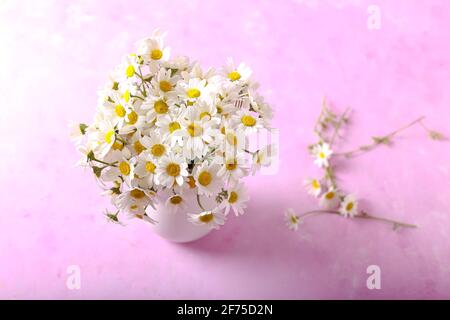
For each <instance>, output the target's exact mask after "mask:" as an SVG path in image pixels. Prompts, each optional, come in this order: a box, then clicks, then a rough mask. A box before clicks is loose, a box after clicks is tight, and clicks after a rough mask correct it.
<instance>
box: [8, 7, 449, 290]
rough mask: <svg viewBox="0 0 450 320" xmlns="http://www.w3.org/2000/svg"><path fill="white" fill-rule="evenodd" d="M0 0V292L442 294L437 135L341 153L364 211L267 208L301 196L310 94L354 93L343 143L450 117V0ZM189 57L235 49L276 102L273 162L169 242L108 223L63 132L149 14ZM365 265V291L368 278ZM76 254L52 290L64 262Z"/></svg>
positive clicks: (443, 180) (309, 171) (444, 264)
mask: <svg viewBox="0 0 450 320" xmlns="http://www.w3.org/2000/svg"><path fill="white" fill-rule="evenodd" d="M369 4H371V3H370V2H368V1H357V0H354V1H351V0H348V1H344V0H341V1H320V2H319V1H314V0H304V1H300V0H298V1H283V2H281V1H279V2H276V3H275V2H274V1H263V2H256V1H222V2H218V1H186V2H182V1H170V2H166V1H132V2H131V1H122V2H120V1H96V2H94V1H8V0H3V1H0V96H1V100H2V106H1V115H0V145H1V149H0V150H1V158H0V179H1V180H0V181H1V184H0V195H1V196H0V197H1V201H0V226H1V229H0V298H63V299H66V298H68V299H78V298H364V299H370V298H430V299H431V298H450V280H449V279H450V250H449V249H450V248H449V246H450V239H449V232H450V212H449V209H450V144H449V143H448V142H443V143H439V142H433V141H431V140H430V139H427V137H426V135H424V134H423V132H422V131H421V130H420V128H413V129H411V130H410V131H407V132H405V133H404V134H402V135H401V138H400V139H399V140H397V142H396V143H395V148H393V149H392V150H388V148H387V147H382V148H380V149H377V150H376V151H374V152H372V153H370V154H367V155H365V156H362V157H360V158H357V159H354V160H352V161H351V162H347V163H346V164H345V167H342V168H341V171H340V172H341V173H342V174H341V178H342V182H341V184H343V185H344V186H345V188H346V189H348V190H354V191H355V192H357V194H358V196H359V197H361V198H362V199H364V205H365V206H366V208H367V209H369V211H370V212H371V213H373V214H378V215H381V216H386V217H392V218H397V219H400V220H406V221H409V222H414V223H417V224H418V225H420V228H419V229H417V230H400V231H399V232H393V231H392V230H391V229H390V228H389V227H388V226H387V225H384V224H379V223H376V222H366V221H351V220H345V219H343V218H339V217H329V216H321V217H315V218H311V219H309V220H307V222H306V224H305V225H303V226H301V228H300V230H299V232H297V233H294V232H290V231H288V230H287V229H286V227H285V226H284V222H283V212H284V210H285V209H286V208H288V207H293V208H294V209H296V210H298V211H306V210H309V209H314V208H316V202H315V200H314V199H312V198H310V197H309V196H308V195H307V194H306V192H305V191H304V189H303V186H302V182H303V179H304V178H305V177H307V176H309V175H314V174H315V173H318V171H317V169H316V168H315V167H314V165H313V164H312V161H311V159H310V156H309V155H308V154H307V153H306V151H305V148H306V146H307V145H308V144H309V143H310V142H313V141H314V140H313V135H312V126H313V123H314V121H315V118H316V117H317V116H318V113H319V108H320V102H321V98H322V96H323V95H326V96H327V97H329V99H330V100H331V101H332V102H333V103H334V104H335V105H336V107H337V108H338V109H339V110H343V109H344V108H345V107H346V106H351V107H353V109H354V111H355V112H354V114H353V120H354V121H353V123H352V125H351V126H350V127H349V130H348V131H347V136H348V137H349V139H348V141H347V143H346V144H345V145H343V147H344V146H347V147H351V146H356V145H359V144H361V143H364V142H366V141H367V140H368V139H370V136H371V135H374V134H383V133H386V132H389V131H390V130H392V129H395V128H397V127H400V126H401V125H402V124H404V123H407V122H408V121H410V120H413V119H414V118H416V117H419V116H420V115H426V116H427V123H428V125H429V126H431V127H433V128H438V129H441V130H442V131H444V132H446V133H447V135H448V134H449V133H450V131H449V130H450V129H448V124H449V123H450V90H449V87H450V62H449V60H450V58H449V57H450V41H449V39H450V31H449V30H450V4H449V2H448V1H445V0H441V1H437V0H434V1H406V0H403V1H377V3H376V4H377V5H378V6H379V8H380V10H381V28H380V29H379V30H369V29H368V28H367V26H366V21H367V18H368V14H367V12H366V10H367V7H368V6H369ZM158 26H159V27H161V28H162V29H164V30H168V31H169V37H168V42H169V44H170V46H171V47H172V48H173V51H174V52H175V53H178V54H186V55H189V56H191V57H193V58H195V57H197V58H198V60H199V61H201V63H202V64H203V65H205V66H208V65H215V66H219V65H221V64H222V63H223V62H224V61H225V59H226V57H228V56H232V57H234V58H235V59H236V60H243V61H245V62H247V63H248V64H249V65H250V66H251V67H252V68H253V69H254V73H255V77H256V79H258V80H259V82H260V83H261V86H262V90H261V93H262V94H263V95H265V96H266V98H267V100H268V101H269V102H270V103H271V104H272V105H273V107H274V108H275V110H276V117H275V119H274V123H273V124H274V126H275V127H279V128H280V148H281V152H280V164H281V166H280V169H279V172H278V173H277V174H276V175H271V176H259V177H256V178H254V179H252V180H248V182H249V184H248V186H249V189H250V195H251V197H252V199H251V202H250V203H249V209H248V211H247V213H246V215H244V216H243V217H241V218H239V219H237V218H233V219H230V220H229V222H228V224H227V225H226V226H225V227H224V228H223V229H222V230H220V231H219V232H213V233H211V234H210V235H209V236H208V237H206V238H204V239H202V240H200V241H198V242H196V243H193V244H187V245H176V244H172V243H168V242H166V241H165V240H163V239H160V238H158V237H157V236H156V235H154V234H152V233H151V232H150V231H149V227H148V226H147V225H146V224H144V223H141V222H133V223H130V224H129V225H128V226H127V227H120V226H116V225H113V224H108V223H107V222H106V221H105V219H104V217H103V216H102V214H101V212H102V210H103V209H104V207H105V206H106V205H107V199H105V198H101V197H100V196H99V189H98V187H97V185H96V183H95V181H94V179H93V177H92V176H91V174H90V173H89V172H85V173H83V171H82V170H81V169H80V168H74V167H73V164H74V163H75V161H76V160H77V159H78V154H77V153H76V151H75V150H74V146H73V145H72V144H71V143H70V142H69V140H68V130H67V127H66V126H67V123H68V122H69V121H70V120H74V121H87V122H88V121H90V120H91V118H92V115H93V109H94V107H95V104H96V89H97V88H98V87H99V86H100V85H101V84H103V82H104V81H105V79H106V75H107V74H108V72H109V70H110V69H111V68H112V67H113V66H114V65H115V64H117V63H118V62H119V61H120V58H121V56H123V55H124V54H126V53H127V52H128V51H130V50H132V49H133V43H134V42H135V41H136V40H138V39H140V38H141V37H143V36H146V35H149V34H150V33H151V31H152V30H153V29H154V28H155V27H158ZM371 264H376V265H379V266H380V268H381V272H382V288H381V290H368V289H367V288H366V278H367V276H368V275H367V274H366V268H367V266H368V265H371ZM69 265H79V266H80V268H81V289H80V290H68V289H67V287H66V277H67V275H66V269H67V266H69Z"/></svg>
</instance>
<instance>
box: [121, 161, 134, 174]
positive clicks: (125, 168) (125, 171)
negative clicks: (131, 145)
mask: <svg viewBox="0 0 450 320" xmlns="http://www.w3.org/2000/svg"><path fill="white" fill-rule="evenodd" d="M119 171H120V173H121V174H123V175H124V176H128V175H129V174H130V171H131V168H130V165H129V164H128V162H125V161H122V162H121V163H120V164H119Z"/></svg>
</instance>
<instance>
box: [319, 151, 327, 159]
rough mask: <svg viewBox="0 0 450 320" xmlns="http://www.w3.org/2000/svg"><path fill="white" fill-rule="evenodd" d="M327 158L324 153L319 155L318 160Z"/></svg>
mask: <svg viewBox="0 0 450 320" xmlns="http://www.w3.org/2000/svg"><path fill="white" fill-rule="evenodd" d="M326 157H327V156H326V155H325V153H324V152H321V153H319V158H320V159H325V158H326Z"/></svg>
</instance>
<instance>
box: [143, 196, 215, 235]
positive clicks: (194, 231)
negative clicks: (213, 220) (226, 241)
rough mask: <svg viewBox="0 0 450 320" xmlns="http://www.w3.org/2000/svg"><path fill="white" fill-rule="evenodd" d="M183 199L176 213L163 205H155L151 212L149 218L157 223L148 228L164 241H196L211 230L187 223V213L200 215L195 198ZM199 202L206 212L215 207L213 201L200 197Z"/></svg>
mask: <svg viewBox="0 0 450 320" xmlns="http://www.w3.org/2000/svg"><path fill="white" fill-rule="evenodd" d="M183 197H184V198H185V200H184V201H185V204H184V208H183V209H182V210H180V209H181V208H180V209H178V211H177V212H171V211H170V209H169V208H167V207H166V205H165V204H164V203H158V204H156V211H154V212H152V214H151V217H152V218H153V219H154V220H156V221H157V223H155V224H151V225H150V228H151V229H152V230H153V231H154V232H155V233H157V234H158V235H159V236H161V237H163V238H164V239H167V240H170V241H173V242H178V243H185V242H191V241H195V240H198V239H200V238H203V237H204V236H206V235H207V234H208V233H209V232H210V231H211V229H210V228H209V227H208V226H203V225H196V224H194V223H192V222H190V221H188V213H200V212H201V211H202V210H201V209H200V207H199V205H198V203H197V199H196V196H194V195H191V196H186V195H184V196H183ZM200 202H201V204H202V206H203V207H204V208H205V209H206V210H211V209H213V208H214V207H215V205H216V202H215V201H214V199H209V198H206V197H200Z"/></svg>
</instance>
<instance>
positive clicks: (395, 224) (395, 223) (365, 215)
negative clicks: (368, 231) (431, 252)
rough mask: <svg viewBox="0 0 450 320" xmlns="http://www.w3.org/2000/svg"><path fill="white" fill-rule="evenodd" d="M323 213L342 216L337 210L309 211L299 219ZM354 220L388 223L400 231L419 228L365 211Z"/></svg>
mask: <svg viewBox="0 0 450 320" xmlns="http://www.w3.org/2000/svg"><path fill="white" fill-rule="evenodd" d="M323 213H326V214H335V215H341V213H340V212H339V211H337V210H312V211H307V212H305V213H302V214H301V215H299V216H298V218H299V219H303V218H305V217H307V216H312V215H318V214H323ZM354 218H358V219H368V220H376V221H381V222H386V223H388V224H392V226H393V228H394V230H395V229H398V228H400V227H403V228H417V225H415V224H410V223H405V222H400V221H396V220H391V219H387V218H382V217H377V216H373V215H370V214H368V213H366V212H365V211H361V212H359V213H358V214H356V215H355V216H354Z"/></svg>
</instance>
